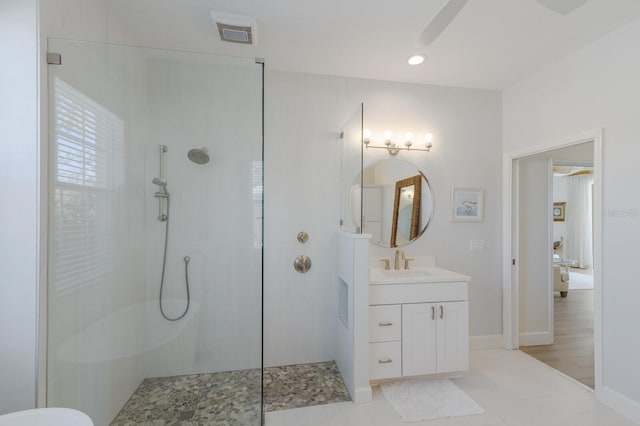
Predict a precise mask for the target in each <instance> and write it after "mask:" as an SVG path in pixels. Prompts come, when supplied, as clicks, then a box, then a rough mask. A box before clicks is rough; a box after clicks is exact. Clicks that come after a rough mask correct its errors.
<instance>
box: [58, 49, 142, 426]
mask: <svg viewBox="0 0 640 426" xmlns="http://www.w3.org/2000/svg"><path fill="white" fill-rule="evenodd" d="M51 47H52V48H53V49H56V51H58V52H60V53H62V54H63V56H64V58H65V59H64V63H63V65H62V66H60V67H56V68H54V69H52V70H51V80H52V82H53V83H52V84H51V86H50V89H51V91H52V92H55V91H56V90H57V89H58V88H60V87H62V86H61V85H62V84H63V83H64V85H65V87H67V88H68V89H67V90H68V92H69V93H70V94H71V95H72V96H73V97H74V98H75V100H74V101H67V104H66V105H75V106H76V107H77V108H78V109H79V110H82V109H84V117H85V118H84V120H89V121H86V122H85V125H86V127H85V129H89V128H90V127H91V126H92V124H91V123H92V121H91V120H92V119H91V117H97V120H96V122H97V123H98V124H100V123H102V121H101V120H100V119H101V117H102V116H108V117H112V119H113V121H114V122H117V125H116V127H118V126H122V127H121V129H122V130H123V132H122V133H118V131H113V129H109V128H107V127H101V126H100V125H99V126H98V127H97V128H96V132H95V134H94V135H95V141H96V142H95V143H94V142H91V141H92V140H93V139H92V138H93V136H92V135H91V134H87V135H85V136H82V137H80V136H78V135H79V134H80V133H79V132H78V133H75V135H76V136H74V137H73V138H71V139H65V140H66V142H65V144H66V145H68V146H70V147H71V146H73V144H74V143H81V142H70V141H71V140H76V139H78V140H84V142H82V143H84V144H86V145H85V147H84V148H82V149H80V148H79V146H80V145H78V146H77V147H76V148H78V149H73V148H68V149H69V151H67V154H61V155H59V156H58V155H57V150H56V144H55V141H56V140H57V138H56V127H53V128H51V129H50V131H51V140H52V143H51V150H50V156H51V157H52V160H53V161H52V162H51V164H52V167H51V168H50V176H49V180H50V182H51V185H52V186H54V187H55V188H56V189H57V190H64V191H68V192H67V193H69V194H76V195H72V198H69V199H68V200H67V199H62V198H60V197H59V196H56V197H54V196H53V194H51V196H50V200H51V201H50V204H51V206H52V208H51V209H50V211H51V216H50V220H49V223H50V238H49V246H50V250H49V256H50V258H49V260H50V268H49V282H48V295H49V303H48V311H49V315H48V320H49V321H48V333H49V334H48V344H49V345H48V346H49V349H48V378H47V380H48V381H47V385H48V395H47V403H48V404H49V405H51V406H66V407H74V408H77V409H80V410H82V411H84V412H86V413H88V414H89V415H90V416H91V417H92V419H93V420H94V422H95V423H96V424H97V425H102V424H107V423H108V422H109V421H110V420H111V419H112V417H113V416H114V415H115V414H116V413H117V411H118V410H119V409H120V407H121V406H122V404H123V403H124V402H126V400H127V398H128V396H129V395H130V394H131V392H133V390H134V389H135V388H136V387H137V386H138V384H139V383H140V381H141V380H142V378H143V376H142V374H141V372H140V369H138V368H137V366H138V365H139V362H140V359H139V356H140V353H141V352H142V349H141V347H140V346H137V345H136V342H139V341H141V339H142V337H143V336H145V333H143V328H142V327H143V325H144V323H143V322H142V321H140V318H141V315H142V313H143V312H144V306H145V305H144V303H143V302H144V296H145V287H144V256H145V253H144V248H145V247H144V243H143V241H144V240H143V239H144V203H143V188H144V184H143V179H144V174H143V169H142V167H141V165H143V164H144V156H143V155H144V150H143V149H142V148H143V146H144V143H145V141H146V118H145V116H146V108H147V105H146V104H145V103H143V102H142V100H144V99H146V93H145V91H146V86H145V85H144V84H142V81H143V80H140V78H141V77H142V76H144V71H145V69H144V65H145V64H144V63H143V62H139V61H138V60H137V56H136V55H131V51H129V50H126V49H123V48H121V47H105V46H99V45H93V44H87V43H77V42H68V41H60V40H51ZM55 99H57V98H56V97H52V98H51V101H52V102H53V101H54V100H55ZM52 108H54V110H55V105H54V104H52ZM52 112H53V110H52ZM78 117H80V115H78V116H73V117H72V116H71V115H69V116H68V117H67V118H66V119H65V120H66V121H68V122H74V121H76V120H80V118H78ZM102 118H104V117H102ZM93 143H94V145H93V146H95V157H93V154H91V152H93V150H92V148H91V146H92V144H93ZM80 152H83V153H84V154H80ZM78 156H81V157H78ZM94 158H95V161H94V160H93V159H94ZM69 159H71V160H69ZM69 161H71V162H70V163H69ZM92 162H94V165H93V166H92V165H91V164H92ZM65 164H72V165H74V166H73V169H72V170H75V171H74V176H75V174H77V176H78V178H77V179H76V178H74V179H73V180H72V182H71V183H58V181H59V180H60V179H59V178H58V177H57V176H58V173H57V170H58V169H60V170H64V169H65V168H69V166H64V165H65ZM78 164H84V166H81V167H80V168H79V169H78V168H77V167H75V166H77V165H78ZM80 175H81V176H80ZM92 176H95V181H96V182H97V183H96V184H95V185H93V184H91V183H90V182H92ZM87 182H88V183H87ZM78 194H79V195H78ZM82 194H84V195H82ZM73 197H77V199H78V200H85V201H80V202H81V203H85V202H86V205H87V209H86V210H84V209H79V208H78V205H76V204H75V203H74V200H75V199H76V198H73ZM93 199H95V200H96V205H95V206H93V207H92V202H91V200H93ZM56 206H57V207H56ZM60 206H64V208H61V207H60ZM54 207H55V208H54ZM56 225H60V226H59V227H57V226H56ZM63 266H64V268H71V269H68V270H69V271H72V273H64V268H63ZM80 266H82V267H80ZM73 268H75V269H73ZM79 277H82V279H78V278H79Z"/></svg>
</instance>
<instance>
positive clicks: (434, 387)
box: [380, 379, 485, 422]
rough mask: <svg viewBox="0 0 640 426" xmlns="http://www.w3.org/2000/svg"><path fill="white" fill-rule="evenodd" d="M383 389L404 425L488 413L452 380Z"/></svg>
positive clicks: (395, 384) (397, 384) (389, 385)
mask: <svg viewBox="0 0 640 426" xmlns="http://www.w3.org/2000/svg"><path fill="white" fill-rule="evenodd" d="M380 388H381V389H382V393H383V394H384V396H385V398H387V400H388V401H389V402H390V403H391V405H392V406H393V408H395V409H396V411H397V412H398V414H400V417H402V421H405V422H418V421H421V420H433V419H442V418H445V417H460V416H469V415H473V414H484V413H485V411H484V409H483V408H482V407H481V406H479V405H478V404H477V403H476V402H475V401H474V400H473V399H471V398H470V397H469V396H468V395H467V394H466V393H464V392H463V391H461V390H460V388H458V387H457V386H456V385H455V384H453V382H451V381H450V380H425V379H421V380H418V379H416V380H405V381H398V382H392V383H385V384H383V385H380Z"/></svg>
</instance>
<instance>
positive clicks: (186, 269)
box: [159, 193, 191, 321]
mask: <svg viewBox="0 0 640 426" xmlns="http://www.w3.org/2000/svg"><path fill="white" fill-rule="evenodd" d="M166 200H167V215H166V220H165V221H164V224H165V225H164V255H163V256H162V275H161V276H160V297H159V303H160V313H161V314H162V317H163V318H164V319H166V320H167V321H178V320H179V319H182V318H184V316H185V315H187V312H189V305H190V304H191V296H190V294H189V261H190V260H191V258H190V257H189V256H185V257H184V259H183V260H184V280H185V287H186V289H187V306H186V307H185V308H184V312H182V314H180V315H179V316H177V317H173V318H172V317H170V316H168V315H167V314H166V313H165V312H164V308H163V307H162V292H163V289H164V271H165V269H166V266H167V246H168V242H169V218H170V217H171V216H170V215H169V204H170V202H169V194H168V193H167V197H166Z"/></svg>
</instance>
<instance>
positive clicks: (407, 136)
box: [404, 132, 413, 148]
mask: <svg viewBox="0 0 640 426" xmlns="http://www.w3.org/2000/svg"><path fill="white" fill-rule="evenodd" d="M412 140H413V133H411V132H407V133H405V134H404V144H405V145H406V146H407V148H409V147H410V146H411V141H412Z"/></svg>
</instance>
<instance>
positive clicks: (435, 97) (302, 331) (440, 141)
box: [265, 71, 502, 365]
mask: <svg viewBox="0 0 640 426" xmlns="http://www.w3.org/2000/svg"><path fill="white" fill-rule="evenodd" d="M265 89H266V97H265V102H266V106H265V114H266V119H265V122H266V136H265V165H266V167H265V185H266V192H265V209H266V211H265V223H266V224H267V227H266V229H265V360H266V363H267V365H281V364H290V363H301V362H314V361H326V360H331V359H334V357H335V351H334V340H335V336H334V331H333V330H334V327H335V321H336V317H337V310H336V309H337V308H336V300H337V293H336V285H335V283H336V280H337V278H336V276H335V261H334V260H333V258H332V256H334V254H333V250H335V248H334V245H333V242H332V235H333V231H335V230H336V229H337V228H338V221H339V213H340V209H339V197H338V193H339V191H338V188H339V176H340V170H339V162H338V153H339V151H338V143H337V136H338V133H339V131H340V129H341V128H342V126H343V125H344V124H345V122H346V120H347V119H348V117H349V116H350V115H351V113H352V112H353V110H354V109H355V108H356V107H357V106H358V104H359V103H360V102H364V114H365V127H369V128H371V129H376V128H381V129H382V130H384V129H385V128H387V127H389V128H394V129H395V128H398V129H403V128H405V129H413V131H414V132H416V133H417V132H418V131H426V130H431V131H433V133H434V135H435V136H434V142H433V143H434V149H433V150H432V152H431V153H418V152H415V153H410V154H409V155H407V153H401V154H399V156H401V158H403V159H409V160H411V161H413V162H414V163H415V164H416V165H417V166H418V167H419V168H420V169H422V170H423V171H424V172H425V174H426V175H427V177H428V178H429V181H430V183H431V184H432V186H433V193H434V203H435V213H434V216H433V221H432V223H431V225H430V226H429V228H428V229H427V231H426V232H425V234H424V236H423V237H422V238H421V239H420V240H419V241H417V242H415V243H413V244H412V245H410V246H407V247H406V250H405V251H406V252H407V255H408V256H410V257H411V256H413V255H435V256H437V258H438V263H439V265H440V266H442V267H445V268H449V269H452V270H455V271H458V272H460V273H464V274H467V275H470V276H471V277H472V282H471V285H470V313H471V321H470V324H471V334H472V335H475V336H481V335H498V334H501V318H502V308H501V291H502V290H501V272H500V234H501V231H500V223H501V220H500V205H499V203H500V199H501V194H500V191H501V189H500V165H501V163H500V145H501V144H500V140H501V139H500V117H501V102H500V96H499V93H498V92H491V91H482V90H469V89H457V88H446V87H434V86H424V85H413V84H403V83H390V82H383V81H373V80H359V79H350V78H340V77H328V76H319V75H309V74H300V73H286V72H276V71H270V72H268V73H267V80H266V83H265ZM379 151H380V154H379V155H378V151H376V152H375V154H372V153H371V152H373V150H369V152H367V153H366V157H365V162H366V163H368V162H371V161H375V160H376V159H378V158H383V157H385V156H387V154H386V152H385V151H382V150H379ZM452 186H475V187H480V188H483V189H484V190H485V220H484V221H483V222H481V223H452V222H451V221H450V220H449V217H450V216H449V215H450V213H449V211H450V191H451V187H452ZM301 230H305V231H307V232H309V235H310V238H309V242H308V243H307V244H305V245H301V244H300V243H298V242H297V241H296V239H295V236H296V234H297V233H298V232H299V231H301ZM472 239H481V240H485V242H486V247H487V249H486V251H485V252H480V253H472V252H470V250H469V244H470V243H469V241H470V240H472ZM298 254H307V255H309V256H311V259H312V261H313V266H312V268H311V271H309V272H308V273H307V274H304V275H300V274H298V273H297V272H295V271H294V270H293V266H292V262H293V259H294V258H295V257H296V256H297V255H298ZM371 255H372V256H377V257H383V256H386V257H392V256H393V250H391V249H380V248H378V247H372V253H371Z"/></svg>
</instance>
